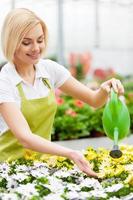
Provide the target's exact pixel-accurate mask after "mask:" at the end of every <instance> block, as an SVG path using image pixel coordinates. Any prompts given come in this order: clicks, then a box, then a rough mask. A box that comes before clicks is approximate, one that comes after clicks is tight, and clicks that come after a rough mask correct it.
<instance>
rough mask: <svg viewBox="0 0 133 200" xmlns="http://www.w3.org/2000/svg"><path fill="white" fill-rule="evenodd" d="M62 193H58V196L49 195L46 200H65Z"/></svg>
mask: <svg viewBox="0 0 133 200" xmlns="http://www.w3.org/2000/svg"><path fill="white" fill-rule="evenodd" d="M61 195H62V193H58V194H49V195H47V196H46V197H45V198H44V199H45V200H54V199H55V200H56V199H57V200H63V199H64V198H62V197H61Z"/></svg>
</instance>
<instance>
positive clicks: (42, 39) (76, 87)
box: [0, 8, 124, 176]
mask: <svg viewBox="0 0 133 200" xmlns="http://www.w3.org/2000/svg"><path fill="white" fill-rule="evenodd" d="M46 47H47V27H46V24H45V23H44V22H43V21H42V20H41V19H40V18H39V17H38V16H36V14H35V13H33V12H32V11H30V10H28V9H24V8H22V9H21V8H18V9H14V10H13V11H11V12H10V13H9V14H8V15H7V17H6V19H5V22H4V25H3V30H2V49H3V53H4V55H5V57H6V58H7V61H8V63H7V64H5V66H4V67H3V68H2V70H1V73H0V113H1V115H0V161H5V160H7V161H11V160H14V159H17V158H20V157H22V156H23V155H24V153H25V149H31V150H33V151H35V152H38V155H39V156H41V155H42V154H43V153H48V154H54V155H59V156H64V157H67V158H69V159H71V160H73V161H74V162H75V163H76V165H77V166H78V167H79V169H80V170H82V171H83V172H84V173H86V174H88V175H90V176H97V174H96V173H95V172H94V171H93V170H92V169H91V167H90V165H89V163H88V162H87V161H86V160H85V158H84V156H83V155H82V154H81V153H80V152H78V151H76V150H72V149H69V148H65V147H62V146H59V145H57V144H55V143H53V142H51V141H50V138H51V129H52V125H53V121H54V116H55V112H56V100H55V96H54V89H55V88H60V90H62V91H63V92H65V93H67V94H69V95H71V96H73V97H76V98H78V99H80V100H82V101H84V102H85V103H87V104H89V105H91V106H93V107H100V106H102V105H104V104H105V102H106V101H107V98H108V95H109V92H110V89H111V88H112V87H113V89H114V90H115V91H116V92H117V93H119V94H122V93H123V92H124V89H123V86H122V84H121V83H120V81H119V80H116V79H111V80H108V81H106V82H104V83H103V84H102V85H101V87H100V88H99V89H98V90H97V91H92V90H91V89H89V88H88V87H86V86H84V85H83V84H82V83H80V82H78V81H77V80H75V79H74V78H73V77H72V76H71V74H70V73H69V71H67V70H66V69H65V68H64V67H63V66H61V65H59V64H57V63H56V62H53V61H51V60H47V59H44V60H43V59H41V56H42V55H43V53H44V51H45V49H46Z"/></svg>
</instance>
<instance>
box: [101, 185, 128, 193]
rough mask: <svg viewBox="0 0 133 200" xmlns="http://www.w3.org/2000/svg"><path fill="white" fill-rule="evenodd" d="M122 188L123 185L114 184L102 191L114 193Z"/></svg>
mask: <svg viewBox="0 0 133 200" xmlns="http://www.w3.org/2000/svg"><path fill="white" fill-rule="evenodd" d="M123 186H124V185H123V184H122V183H118V184H114V185H112V186H109V187H107V188H105V189H104V191H105V192H116V191H118V190H120V189H121V188H123Z"/></svg>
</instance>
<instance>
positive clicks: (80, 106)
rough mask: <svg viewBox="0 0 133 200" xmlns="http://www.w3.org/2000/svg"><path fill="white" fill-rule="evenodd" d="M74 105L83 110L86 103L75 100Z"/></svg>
mask: <svg viewBox="0 0 133 200" xmlns="http://www.w3.org/2000/svg"><path fill="white" fill-rule="evenodd" d="M74 105H75V106H77V107H79V108H82V107H83V106H84V102H82V101H80V100H75V101H74Z"/></svg>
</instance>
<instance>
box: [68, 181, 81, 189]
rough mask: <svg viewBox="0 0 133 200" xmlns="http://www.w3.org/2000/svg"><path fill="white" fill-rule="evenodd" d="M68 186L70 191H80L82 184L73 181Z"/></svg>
mask: <svg viewBox="0 0 133 200" xmlns="http://www.w3.org/2000/svg"><path fill="white" fill-rule="evenodd" d="M67 188H68V190H70V191H80V185H76V184H73V183H69V184H68V185H67Z"/></svg>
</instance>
